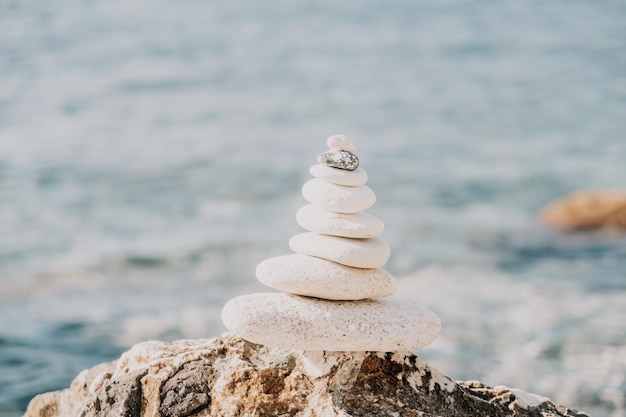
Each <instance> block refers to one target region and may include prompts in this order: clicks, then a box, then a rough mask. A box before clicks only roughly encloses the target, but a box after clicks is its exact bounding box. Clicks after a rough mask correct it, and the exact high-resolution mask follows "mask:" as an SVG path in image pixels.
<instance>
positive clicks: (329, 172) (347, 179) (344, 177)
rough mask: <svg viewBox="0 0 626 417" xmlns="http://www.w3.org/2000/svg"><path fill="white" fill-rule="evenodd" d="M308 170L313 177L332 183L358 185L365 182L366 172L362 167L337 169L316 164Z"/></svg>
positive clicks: (349, 185)
mask: <svg viewBox="0 0 626 417" xmlns="http://www.w3.org/2000/svg"><path fill="white" fill-rule="evenodd" d="M309 172H310V173H311V175H313V176H314V177H315V178H320V179H322V180H324V181H327V182H331V183H333V184H339V185H346V186H348V187H358V186H359V185H364V184H365V183H366V182H367V172H365V170H364V169H363V168H357V169H355V170H354V171H348V170H347V169H339V168H333V167H329V166H328V165H322V164H317V165H313V166H312V167H311V168H309Z"/></svg>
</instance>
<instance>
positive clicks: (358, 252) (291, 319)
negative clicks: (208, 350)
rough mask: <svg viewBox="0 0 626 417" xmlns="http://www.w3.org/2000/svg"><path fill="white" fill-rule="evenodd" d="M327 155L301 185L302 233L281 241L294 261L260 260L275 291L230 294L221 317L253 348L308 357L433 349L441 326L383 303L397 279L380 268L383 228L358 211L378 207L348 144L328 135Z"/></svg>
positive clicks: (412, 309)
mask: <svg viewBox="0 0 626 417" xmlns="http://www.w3.org/2000/svg"><path fill="white" fill-rule="evenodd" d="M327 143H328V146H329V147H330V150H329V151H326V152H323V153H321V154H320V155H319V156H318V162H319V164H318V165H314V166H312V167H311V169H310V173H311V175H313V176H314V177H315V178H313V179H311V180H310V181H308V182H307V183H306V184H304V186H303V188H302V195H303V196H304V198H305V199H306V200H307V201H308V202H309V203H310V204H308V205H306V206H304V207H302V208H301V209H300V210H299V211H298V213H297V216H296V219H297V221H298V224H299V225H300V226H302V227H303V228H304V229H306V230H309V232H308V233H301V234H298V235H295V236H293V237H292V238H291V240H290V241H289V246H290V247H291V249H292V250H293V251H294V252H295V253H294V254H290V255H284V256H278V257H275V258H270V259H267V260H265V261H263V262H261V263H260V264H259V265H258V267H257V269H256V276H257V279H258V280H259V281H261V282H262V283H263V284H265V285H267V286H268V287H271V288H274V289H276V290H279V291H283V292H272V293H258V294H249V295H244V296H240V297H236V298H234V299H232V300H230V301H228V302H227V303H226V305H225V306H224V309H223V311H222V320H223V322H224V324H225V325H226V327H227V328H228V329H229V330H230V331H231V332H233V333H235V334H236V335H238V336H240V337H242V338H244V339H246V340H248V341H250V342H252V343H258V344H262V345H267V346H273V347H277V348H283V349H298V350H306V351H321V350H324V351H381V352H394V351H409V350H413V349H417V348H420V347H423V346H426V345H428V344H430V343H432V342H433V341H434V340H435V338H436V337H437V335H438V334H439V330H440V328H441V324H440V321H439V318H438V317H437V316H436V315H435V313H433V312H432V311H431V310H429V309H428V308H426V307H424V306H422V305H420V304H418V303H417V302H416V301H414V300H412V299H408V298H402V297H397V296H392V297H389V296H391V295H392V294H394V293H395V291H396V278H395V277H393V276H392V275H391V274H390V273H389V272H387V271H385V270H384V269H382V268H381V267H382V266H383V265H384V264H385V263H386V262H387V260H388V259H389V256H390V254H391V250H390V248H389V245H388V244H387V243H386V242H385V241H383V240H381V239H379V238H378V237H377V236H378V235H379V234H380V233H381V232H382V231H383V228H384V224H383V222H382V221H380V220H379V219H377V218H376V217H374V216H371V215H369V214H365V213H363V212H362V211H363V210H366V209H368V208H369V207H371V206H372V205H373V204H374V203H375V202H376V195H375V194H374V192H373V191H372V190H371V189H370V188H369V187H368V186H366V185H365V183H366V182H367V173H366V172H365V170H363V169H362V168H359V167H358V166H359V160H358V158H357V157H356V155H354V153H353V152H354V151H355V150H356V147H355V146H354V144H353V142H352V141H351V140H350V139H349V138H347V137H346V136H343V135H335V136H331V137H329V138H328V141H327Z"/></svg>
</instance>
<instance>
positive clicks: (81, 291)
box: [0, 0, 626, 417]
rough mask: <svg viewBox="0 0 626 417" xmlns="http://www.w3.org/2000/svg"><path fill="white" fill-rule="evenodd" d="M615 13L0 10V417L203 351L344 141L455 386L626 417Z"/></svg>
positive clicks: (624, 65) (323, 4) (474, 6)
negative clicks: (78, 386)
mask: <svg viewBox="0 0 626 417" xmlns="http://www.w3.org/2000/svg"><path fill="white" fill-rule="evenodd" d="M625 74H626V9H625V8H624V6H623V5H622V4H621V2H619V1H598V2H579V1H573V2H572V1H564V0H563V1H553V2H543V1H525V2H486V1H474V2H465V1H447V0H446V1H425V2H412V1H393V2H390V3H382V2H375V1H343V2H331V1H326V0H322V1H315V2H312V1H305V2H293V1H267V2H246V1H244V2H227V1H210V2H209V1H193V0H190V1H178V2H170V1H150V2H148V1H139V0H137V1H125V2H105V1H89V2H74V1H55V2H28V1H13V2H12V1H5V2H2V3H0V416H2V417H8V416H10V417H14V416H18V415H20V414H21V413H22V412H23V411H24V409H25V407H26V404H27V403H28V401H29V400H30V399H31V398H32V397H33V396H34V395H36V394H38V393H41V392H45V391H50V390H56V389H61V388H64V387H67V386H68V385H69V383H70V381H71V380H72V378H73V377H74V376H75V375H76V374H77V373H78V372H80V371H81V370H82V369H84V368H88V367H91V366H93V365H95V364H97V363H100V362H103V361H109V360H113V359H115V358H116V357H117V356H118V355H119V354H120V353H121V352H123V351H124V350H126V349H128V348H129V346H131V345H132V344H134V343H137V342H140V341H143V340H148V339H160V340H174V339H177V338H199V337H214V336H218V335H220V334H221V333H222V332H224V331H225V329H224V327H223V325H222V324H221V320H220V310H221V307H222V305H223V304H224V303H225V301H226V300H227V299H229V298H231V297H233V296H235V295H240V294H245V293H250V292H256V291H265V290H266V289H265V288H264V287H263V286H262V285H261V284H260V283H258V282H257V281H256V280H255V277H254V269H255V266H256V264H258V263H259V262H261V261H262V260H264V259H266V258H268V257H271V256H276V255H282V254H287V253H290V250H289V248H288V245H287V242H288V239H289V238H290V237H291V236H292V235H293V234H295V233H299V232H300V231H301V229H300V228H299V227H298V225H297V224H296V222H295V213H296V211H297V209H298V208H299V207H300V206H302V205H304V204H305V201H304V200H303V198H302V197H301V196H300V187H301V186H302V184H303V183H304V182H305V181H306V180H307V179H308V178H309V174H308V168H309V166H310V165H312V164H314V163H315V156H316V155H317V153H319V152H322V151H324V150H325V149H326V145H325V139H326V137H327V136H329V135H331V134H335V133H345V134H348V135H350V136H351V137H353V138H354V140H355V141H356V143H357V146H358V148H359V149H358V150H357V152H356V153H357V155H358V156H359V157H360V159H361V163H362V167H363V168H364V169H365V170H366V171H367V172H368V173H369V176H370V180H369V183H368V185H369V186H370V187H371V188H372V189H373V190H374V191H375V192H376V194H377V197H378V202H377V203H376V205H375V206H374V207H373V208H372V209H370V210H368V212H369V213H371V214H373V215H375V216H377V217H379V218H380V219H382V220H383V221H384V222H385V224H386V229H385V232H384V233H383V235H382V237H383V238H384V239H385V240H386V241H387V242H389V243H390V245H391V247H392V257H391V260H390V261H389V263H388V264H387V266H386V269H388V270H389V271H390V272H391V273H393V274H394V275H396V276H397V277H398V279H399V281H400V289H401V292H402V293H403V294H404V295H407V296H411V297H414V298H416V299H418V300H420V301H421V302H422V303H423V304H425V305H427V306H429V307H430V308H432V309H433V310H434V311H435V312H436V313H437V314H438V315H439V316H440V317H441V320H442V323H443V329H442V333H441V335H440V337H439V338H438V339H437V341H436V342H435V343H433V344H432V345H431V346H429V347H427V348H425V349H421V350H419V351H418V352H417V353H418V354H419V355H420V356H422V357H423V358H424V360H426V361H427V362H428V363H429V364H430V365H431V366H434V367H436V368H438V369H440V370H441V371H442V372H443V373H445V374H447V375H450V376H451V377H453V378H455V379H478V380H482V381H484V382H486V383H488V384H493V385H508V386H511V387H517V388H521V389H524V390H528V391H532V392H536V393H538V394H541V395H545V396H548V397H550V398H552V399H553V400H554V401H556V402H558V403H562V404H565V405H568V406H571V407H574V408H578V409H582V410H586V411H588V412H590V413H592V414H593V415H595V416H601V417H602V416H624V415H625V413H626V411H625V408H626V324H625V323H626V319H625V317H626V239H625V237H624V235H623V234H622V235H620V234H617V233H610V232H594V233H559V232H555V231H551V230H549V229H547V228H546V227H544V226H542V225H541V223H540V222H539V221H538V213H539V212H540V210H541V209H542V207H544V206H545V205H546V204H547V203H548V202H550V201H551V200H553V199H554V198H557V197H559V196H562V195H564V194H566V193H568V192H570V191H572V190H575V189H577V188H584V187H596V188H620V187H621V188H622V189H623V188H624V187H625V186H626V163H625V161H626V143H625V140H626V137H625V133H626V77H625V76H624V75H625Z"/></svg>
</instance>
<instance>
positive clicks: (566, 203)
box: [541, 190, 626, 230]
mask: <svg viewBox="0 0 626 417" xmlns="http://www.w3.org/2000/svg"><path fill="white" fill-rule="evenodd" d="M541 218H542V219H543V221H544V222H545V223H546V224H548V225H549V226H551V227H554V228H557V229H562V230H575V229H592V228H599V227H610V228H620V229H625V230H626V191H610V190H580V191H575V192H573V193H571V194H569V195H567V196H565V197H563V198H561V199H558V200H556V201H554V202H552V203H550V204H549V205H548V206H547V207H546V208H545V209H544V210H543V212H542V213H541Z"/></svg>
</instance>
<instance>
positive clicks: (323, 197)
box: [302, 178, 376, 213]
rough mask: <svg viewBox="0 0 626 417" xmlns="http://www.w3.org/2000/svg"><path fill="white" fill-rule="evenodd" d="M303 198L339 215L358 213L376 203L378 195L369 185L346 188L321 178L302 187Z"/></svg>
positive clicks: (314, 179)
mask: <svg viewBox="0 0 626 417" xmlns="http://www.w3.org/2000/svg"><path fill="white" fill-rule="evenodd" d="M302 196H303V197H304V198H305V199H306V200H307V201H308V202H309V203H312V204H316V205H318V206H320V207H322V208H324V209H326V210H330V211H335V212H337V213H357V212H359V211H363V210H366V209H368V208H370V207H372V206H373V205H374V203H375V202H376V194H374V191H372V189H371V188H369V187H368V186H367V185H361V186H359V187H346V186H345V185H338V184H331V183H329V182H327V181H324V180H323V179H320V178H313V179H312V180H309V181H307V182H306V183H305V184H304V186H303V187H302Z"/></svg>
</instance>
